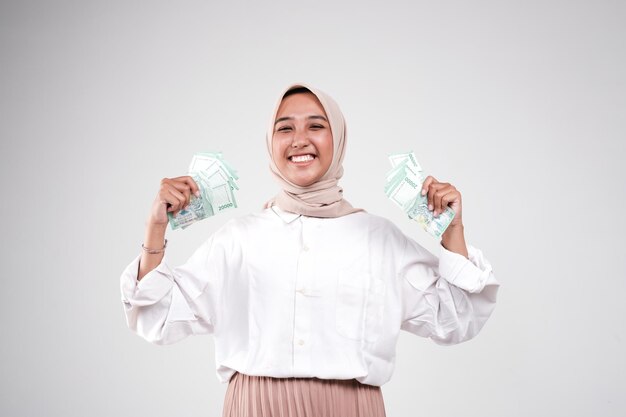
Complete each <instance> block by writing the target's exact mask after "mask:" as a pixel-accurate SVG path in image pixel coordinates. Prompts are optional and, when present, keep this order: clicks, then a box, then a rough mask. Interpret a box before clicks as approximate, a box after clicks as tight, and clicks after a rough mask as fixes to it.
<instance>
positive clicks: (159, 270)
mask: <svg viewBox="0 0 626 417" xmlns="http://www.w3.org/2000/svg"><path fill="white" fill-rule="evenodd" d="M267 148H268V151H269V155H270V169H271V172H272V174H273V176H274V177H275V179H276V180H277V181H278V183H279V184H280V185H281V188H282V190H281V192H280V193H279V194H278V195H276V196H275V197H274V198H273V199H271V200H270V201H268V202H267V203H266V207H265V209H264V210H263V211H261V212H259V213H254V214H250V215H247V216H243V217H240V218H236V219H233V220H230V221H228V222H226V223H225V224H224V225H223V226H222V227H221V228H220V229H218V230H217V231H216V232H215V233H214V234H213V235H211V236H210V237H209V238H208V239H207V240H206V241H205V242H204V243H203V244H202V245H201V246H200V247H199V248H198V249H197V250H196V251H195V252H194V253H193V254H192V256H191V257H190V258H189V260H188V261H187V262H186V263H184V264H183V265H180V266H177V267H171V266H170V264H169V263H168V262H167V260H166V259H165V258H164V252H165V239H164V237H165V230H166V227H167V212H168V211H169V212H173V213H176V212H178V211H179V210H181V209H182V208H184V207H186V206H187V205H188V204H189V201H190V198H191V195H192V193H197V192H198V186H197V185H196V184H195V183H194V181H193V180H192V179H191V177H189V176H183V177H178V178H171V179H168V178H166V179H163V180H162V181H161V187H160V190H159V192H158V195H157V197H156V199H155V200H154V204H153V207H152V211H151V213H150V216H149V218H148V221H147V227H146V234H145V239H144V243H143V249H144V250H143V251H142V253H141V255H139V256H137V257H136V258H135V259H134V260H133V261H132V262H131V264H130V265H128V267H127V268H126V269H125V271H124V272H123V273H122V276H121V290H122V301H123V303H124V307H125V313H126V318H127V323H128V326H129V327H130V328H131V329H132V330H133V331H135V332H136V333H138V334H139V335H140V336H142V337H143V338H145V339H147V340H148V341H150V342H153V343H156V344H168V343H174V342H176V341H178V340H181V339H182V338H184V337H186V336H188V335H192V334H212V335H213V336H214V340H215V359H216V365H217V375H218V378H219V379H220V380H221V381H222V382H228V383H229V385H228V388H227V392H226V398H225V401H224V413H223V415H224V416H228V417H230V416H237V417H239V416H261V417H264V416H307V417H308V416H341V417H347V416H374V417H378V416H384V415H385V409H384V403H383V398H382V394H381V390H380V387H381V385H383V384H384V383H385V382H387V381H388V380H389V379H390V378H391V375H392V373H393V368H394V357H395V346H396V341H397V338H398V334H399V332H400V330H405V331H408V332H411V333H414V334H416V335H419V336H423V337H429V338H431V339H433V340H434V341H435V342H437V343H440V344H454V343H460V342H463V341H466V340H468V339H470V338H472V337H474V336H475V335H476V334H477V333H478V332H479V331H480V329H481V328H482V327H483V325H484V324H485V322H486V321H487V319H488V317H489V316H490V315H491V313H492V311H493V309H494V307H495V302H496V295H497V291H498V287H499V283H498V282H497V281H496V279H495V277H494V275H493V271H492V268H491V265H490V264H489V262H488V261H487V260H486V259H485V258H484V257H483V254H482V252H481V251H480V250H479V249H478V248H475V247H473V246H471V245H469V244H466V242H465V237H464V232H463V223H462V207H461V194H460V193H459V191H458V190H457V189H456V188H455V187H454V186H452V185H451V184H448V183H443V182H439V181H437V180H436V179H435V178H433V177H428V178H427V179H426V180H425V181H424V184H423V192H424V193H426V194H427V195H428V201H429V204H430V206H431V207H432V208H431V210H433V211H434V212H435V214H438V213H441V212H443V210H444V209H445V208H446V207H447V206H450V207H451V208H452V209H453V210H454V211H455V213H456V215H455V218H454V220H453V222H452V224H451V225H450V226H449V227H448V229H447V230H446V232H445V233H444V234H443V236H442V240H441V253H440V256H439V257H436V256H435V255H433V254H432V253H430V252H429V251H427V250H426V249H424V248H423V247H422V246H421V245H419V244H418V243H417V242H415V241H414V240H412V239H411V238H410V237H407V236H406V235H404V234H403V233H402V232H401V231H400V230H399V229H398V228H397V227H396V226H395V225H394V224H393V223H391V222H390V221H388V220H386V219H384V218H382V217H379V216H375V215H372V214H369V213H367V212H365V211H364V210H362V209H358V208H354V207H352V205H350V203H348V202H347V201H346V200H345V199H343V197H342V188H341V187H339V186H338V180H339V179H340V178H341V176H342V174H343V168H342V161H343V158H344V155H345V150H346V129H345V122H344V119H343V116H342V113H341V111H340V109H339V107H338V105H337V104H336V103H335V101H334V100H333V99H332V98H330V97H329V96H328V95H326V94H325V93H323V92H321V91H319V90H317V89H315V88H313V87H311V86H307V85H302V84H296V85H291V86H289V87H288V88H287V89H285V91H284V92H283V93H282V94H281V95H280V98H279V100H278V102H277V105H276V108H275V109H274V112H273V114H272V118H271V122H270V125H269V129H268V132H267Z"/></svg>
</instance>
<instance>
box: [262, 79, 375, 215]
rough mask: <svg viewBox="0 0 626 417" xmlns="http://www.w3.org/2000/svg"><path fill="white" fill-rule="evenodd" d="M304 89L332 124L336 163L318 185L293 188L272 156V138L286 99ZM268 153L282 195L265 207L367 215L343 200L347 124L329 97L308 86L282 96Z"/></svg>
mask: <svg viewBox="0 0 626 417" xmlns="http://www.w3.org/2000/svg"><path fill="white" fill-rule="evenodd" d="M298 87H304V88H306V89H308V90H310V91H311V92H312V93H313V94H315V96H316V97H317V98H318V100H319V101H320V103H321V104H322V107H323V108H324V111H326V116H327V117H328V121H329V123H330V130H331V132H332V135H333V160H332V162H331V164H330V167H329V168H328V171H327V172H326V173H325V174H324V175H323V176H322V177H321V178H320V179H319V180H318V181H317V182H315V183H313V184H311V185H309V186H307V187H300V186H298V185H296V184H293V183H292V182H290V181H289V180H287V178H285V177H284V176H283V174H282V173H281V172H280V171H279V170H278V167H277V166H276V164H275V163H274V157H273V155H272V137H273V135H274V121H275V120H276V114H277V113H278V108H279V107H280V104H281V102H282V99H283V96H284V95H285V94H286V93H287V92H288V91H290V90H293V89H295V88H298ZM267 150H268V151H269V154H270V170H271V171H272V173H273V176H274V178H275V179H276V181H278V183H279V184H280V186H281V187H282V191H281V192H280V193H278V194H277V195H276V196H275V197H274V198H273V199H271V200H269V201H268V202H267V203H265V207H266V208H267V207H271V206H272V205H277V206H278V207H280V208H281V209H282V210H284V211H289V212H292V213H298V214H302V215H305V216H310V217H341V216H345V215H346V214H350V213H355V212H357V211H364V210H363V209H360V208H354V207H352V205H351V204H350V203H349V202H348V201H346V200H345V199H344V198H343V189H342V188H341V187H339V186H338V185H337V182H338V181H339V178H341V177H342V176H343V166H342V162H343V158H344V155H345V153H346V124H345V120H344V118H343V114H342V113H341V110H340V109H339V105H337V103H336V102H335V100H333V99H332V98H331V97H330V96H328V95H327V94H326V93H324V92H322V91H320V90H318V89H316V88H313V87H311V86H308V85H306V84H301V83H298V84H292V85H290V86H289V87H287V88H286V89H285V90H284V91H283V93H282V94H281V95H280V97H279V99H278V102H277V103H276V106H275V107H274V112H273V113H272V117H271V119H270V124H269V127H268V130H267Z"/></svg>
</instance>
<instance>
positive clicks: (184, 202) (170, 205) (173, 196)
mask: <svg viewBox="0 0 626 417" xmlns="http://www.w3.org/2000/svg"><path fill="white" fill-rule="evenodd" d="M192 193H193V194H194V195H195V196H196V197H199V196H200V189H199V188H198V184H196V182H195V181H194V180H193V178H191V177H190V176H189V175H185V176H182V177H176V178H163V179H162V180H161V188H160V189H159V193H158V194H157V196H156V198H155V199H154V202H153V203H152V209H151V210H150V217H149V219H148V223H149V224H151V225H167V222H168V221H169V219H168V217H167V213H168V212H170V213H172V214H176V213H178V212H179V211H180V210H182V209H183V208H185V207H187V206H188V205H189V201H190V200H191V194H192Z"/></svg>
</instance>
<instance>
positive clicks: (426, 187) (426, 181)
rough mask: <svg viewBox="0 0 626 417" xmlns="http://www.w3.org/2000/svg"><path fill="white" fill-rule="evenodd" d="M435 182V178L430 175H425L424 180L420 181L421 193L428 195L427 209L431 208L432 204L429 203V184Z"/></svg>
mask: <svg viewBox="0 0 626 417" xmlns="http://www.w3.org/2000/svg"><path fill="white" fill-rule="evenodd" d="M436 183H437V180H436V179H435V177H433V176H432V175H429V176H427V177H426V179H424V182H423V183H422V195H428V197H426V199H427V201H428V209H429V210H432V208H431V207H432V204H431V198H430V191H431V184H436Z"/></svg>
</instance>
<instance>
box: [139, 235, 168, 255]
mask: <svg viewBox="0 0 626 417" xmlns="http://www.w3.org/2000/svg"><path fill="white" fill-rule="evenodd" d="M166 247H167V239H165V243H164V244H163V248H161V249H150V248H146V247H145V246H144V245H143V243H142V244H141V249H143V250H145V251H146V252H147V253H149V254H151V255H154V254H156V253H161V252H165V248H166Z"/></svg>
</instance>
